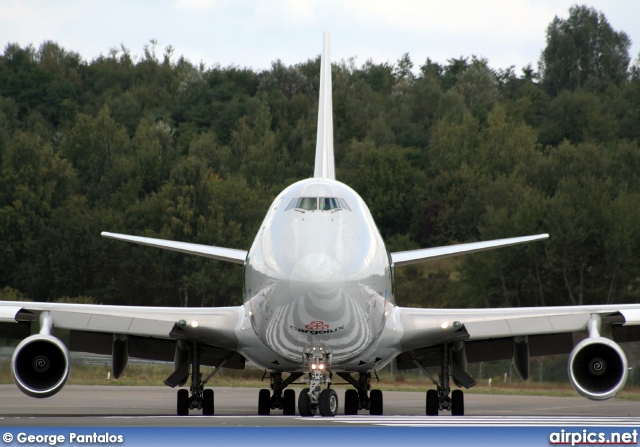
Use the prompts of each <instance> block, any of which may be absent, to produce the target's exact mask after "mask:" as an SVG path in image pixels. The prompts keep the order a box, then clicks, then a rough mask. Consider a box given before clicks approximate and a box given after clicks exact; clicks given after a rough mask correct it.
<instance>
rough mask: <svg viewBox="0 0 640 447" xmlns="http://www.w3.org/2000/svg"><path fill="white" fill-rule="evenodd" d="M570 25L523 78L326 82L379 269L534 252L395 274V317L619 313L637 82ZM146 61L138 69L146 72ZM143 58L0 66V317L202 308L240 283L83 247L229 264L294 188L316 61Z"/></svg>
mask: <svg viewBox="0 0 640 447" xmlns="http://www.w3.org/2000/svg"><path fill="white" fill-rule="evenodd" d="M630 45H631V42H630V40H629V37H628V36H627V35H626V34H625V33H624V32H623V31H616V30H614V29H612V27H611V26H610V24H609V23H608V22H607V20H606V17H605V16H604V15H603V14H602V13H601V12H598V11H596V10H595V9H593V8H590V7H587V6H578V5H576V6H573V7H572V8H571V9H570V11H569V12H568V18H558V17H556V18H555V19H554V20H553V21H552V22H551V23H550V24H549V26H548V28H547V30H546V47H545V48H542V49H541V56H540V60H539V62H538V63H537V65H536V66H535V67H534V66H533V65H530V66H527V67H525V68H524V69H523V70H522V73H520V74H518V73H516V72H515V69H514V68H513V67H511V68H507V69H494V68H492V67H490V66H489V64H488V61H487V60H486V59H483V58H482V57H476V56H470V57H459V58H452V59H449V60H448V61H447V63H446V64H439V63H435V62H433V61H431V60H429V59H427V60H426V61H424V63H422V64H419V63H418V64H417V65H416V64H414V62H413V61H412V60H411V59H410V56H409V55H408V54H405V55H403V56H402V57H401V58H400V59H399V60H398V61H397V62H395V63H383V64H375V63H372V62H370V61H369V62H367V63H365V64H363V65H362V66H356V65H355V63H354V62H353V61H352V60H348V61H341V62H339V63H334V65H333V67H332V72H333V105H334V123H335V131H334V134H335V153H336V169H337V178H338V179H339V180H341V181H343V182H344V183H346V184H348V185H350V186H351V187H353V188H354V189H355V190H356V191H357V192H358V193H359V194H360V195H361V196H362V197H363V198H364V200H365V201H366V202H367V204H368V205H369V207H370V209H371V212H372V214H373V216H374V218H375V219H376V222H377V224H378V226H379V228H380V231H381V233H382V235H383V237H384V238H385V240H386V242H387V248H388V250H390V251H397V250H407V249H412V248H419V247H430V246H438V245H446V244H453V243H463V242H472V241H477V240H485V239H494V238H503V237H512V236H522V235H528V234H537V233H550V235H551V237H550V239H549V240H547V241H544V242H537V243H533V244H529V245H525V246H519V247H514V248H506V249H502V250H496V251H492V252H488V253H483V254H476V255H470V256H467V257H463V258H456V259H454V260H447V261H446V262H440V263H437V264H425V265H417V266H408V267H403V268H400V269H398V270H397V271H396V278H397V288H396V289H397V301H398V304H400V305H404V306H422V307H428V306H431V307H443V306H448V307H454V306H455V307H476V306H479V307H485V306H497V307H501V306H539V305H570V304H589V303H623V302H640V146H639V145H640V61H639V60H638V59H635V57H636V56H637V55H634V56H633V57H632V56H630V54H629V48H630ZM159 51H160V52H162V53H163V54H162V55H159V54H158V52H159ZM173 51H174V50H173V49H172V48H171V47H168V48H166V49H165V50H163V51H161V50H158V48H157V45H156V43H155V42H154V41H151V42H150V43H149V44H148V45H147V46H146V47H145V48H144V51H143V54H142V55H141V56H139V57H134V56H133V55H132V54H131V52H130V50H128V49H127V48H125V47H124V46H123V47H120V48H114V49H112V50H111V51H110V52H109V53H108V55H106V56H103V57H99V58H97V59H95V60H92V61H90V62H87V61H84V60H83V59H82V58H81V57H80V56H79V55H78V54H77V53H74V52H73V51H70V50H68V49H64V48H62V47H60V46H59V45H58V44H56V43H55V42H51V41H48V42H44V43H42V44H41V45H40V46H39V47H38V48H35V47H33V46H27V47H24V48H23V47H20V46H19V45H17V44H8V45H7V46H6V47H5V50H4V54H3V55H0V299H32V300H37V301H57V300H76V301H80V302H97V303H104V304H136V305H165V306H187V305H188V306H211V305H215V306H221V305H232V304H239V303H240V302H241V300H242V294H241V278H242V268H241V267H239V266H235V265H231V264H227V263H224V262H218V261H212V260H206V259H203V258H198V257H193V256H187V255H181V254H177V253H173V252H166V251H160V250H157V249H153V248H148V247H140V246H136V245H133V244H128V243H125V242H117V241H110V240H106V239H104V238H101V237H100V232H101V231H111V232H121V233H127V234H136V235H142V236H150V237H159V238H164V239H173V240H179V241H187V242H194V243H202V244H210V245H220V246H226V247H234V248H241V249H248V248H249V247H250V245H251V242H252V240H253V237H254V235H255V233H256V231H257V229H258V226H259V225H260V222H261V220H262V219H263V217H264V215H265V213H266V211H267V209H268V207H269V205H270V203H271V201H272V200H273V199H274V198H275V196H276V195H277V194H278V193H279V192H280V191H281V190H282V189H283V188H284V187H286V186H288V185H289V184H291V183H293V182H295V181H298V180H301V179H304V178H308V177H310V176H312V175H313V162H314V151H315V137H316V119H317V104H318V102H317V101H318V83H319V72H320V59H319V57H318V58H315V59H311V60H309V61H307V62H304V63H301V64H298V65H295V66H285V65H284V64H282V63H281V62H280V61H276V62H274V63H273V64H272V66H271V68H270V69H268V70H264V71H254V70H251V69H246V68H240V67H234V66H231V67H205V66H203V65H194V64H193V63H191V62H189V61H187V60H185V59H184V58H175V57H174V56H173Z"/></svg>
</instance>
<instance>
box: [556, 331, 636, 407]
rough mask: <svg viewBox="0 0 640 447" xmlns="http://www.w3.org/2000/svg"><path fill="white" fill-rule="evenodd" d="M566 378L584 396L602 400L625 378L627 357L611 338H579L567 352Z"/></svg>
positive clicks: (616, 388) (612, 392)
mask: <svg viewBox="0 0 640 447" xmlns="http://www.w3.org/2000/svg"><path fill="white" fill-rule="evenodd" d="M568 370H569V379H570V380H571V384H572V385H573V387H574V388H575V389H576V391H578V392H579V393H580V394H582V395H583V396H584V397H586V398H588V399H592V400H605V399H609V398H610V397H613V396H615V395H616V394H618V392H619V391H620V390H621V389H622V388H623V387H624V384H625V383H626V381H627V357H626V356H625V355H624V351H622V349H621V348H620V346H618V345H617V344H616V343H615V342H614V341H612V340H609V339H608V338H604V337H593V338H587V339H585V340H582V341H581V342H580V343H578V344H577V345H576V346H575V347H574V348H573V351H571V354H570V355H569V364H568Z"/></svg>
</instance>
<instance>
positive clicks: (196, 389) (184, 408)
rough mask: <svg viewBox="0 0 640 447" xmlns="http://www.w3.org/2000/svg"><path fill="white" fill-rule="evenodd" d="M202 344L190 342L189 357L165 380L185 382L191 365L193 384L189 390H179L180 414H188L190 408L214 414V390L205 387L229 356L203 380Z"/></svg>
mask: <svg viewBox="0 0 640 447" xmlns="http://www.w3.org/2000/svg"><path fill="white" fill-rule="evenodd" d="M200 351H201V347H200V344H199V343H197V342H192V343H190V344H189V359H188V360H187V361H185V362H184V363H183V364H182V365H181V366H180V367H178V368H177V369H176V371H175V372H174V373H173V374H172V375H171V376H170V377H169V378H168V379H167V380H165V384H167V385H169V386H171V387H175V386H177V385H181V384H183V383H184V382H185V381H186V380H187V379H188V376H189V366H191V386H190V387H189V391H187V390H185V389H181V390H178V396H177V413H178V416H187V415H188V414H189V410H202V414H203V416H213V413H214V407H213V390H211V389H205V388H204V386H205V384H206V383H207V382H208V381H209V379H211V377H213V376H214V374H216V373H217V372H218V371H219V370H220V368H221V367H222V365H224V364H225V363H226V362H227V360H228V358H224V359H222V360H221V361H220V362H219V363H218V364H217V365H216V367H215V369H214V370H213V372H211V374H209V376H208V377H207V378H206V379H204V380H202V374H201V373H200Z"/></svg>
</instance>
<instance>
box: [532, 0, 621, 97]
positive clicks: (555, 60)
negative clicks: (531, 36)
mask: <svg viewBox="0 0 640 447" xmlns="http://www.w3.org/2000/svg"><path fill="white" fill-rule="evenodd" d="M630 46H631V40H630V39H629V37H628V36H627V34H626V33H624V32H623V31H619V32H617V31H615V30H614V29H613V28H612V27H611V25H610V24H609V22H608V21H607V19H606V17H605V16H604V14H603V13H602V12H598V11H596V10H595V9H594V8H590V7H587V6H584V5H582V6H578V5H574V6H572V7H571V8H570V9H569V18H568V19H566V20H565V19H561V18H558V17H557V16H556V17H555V18H554V19H553V21H552V22H551V23H550V24H549V27H548V28H547V46H546V47H545V49H544V50H543V52H542V57H541V59H540V72H541V74H542V83H543V85H544V86H545V89H546V90H547V92H549V94H551V95H554V96H555V95H557V94H559V93H560V92H561V91H562V90H575V89H577V88H579V87H583V88H586V89H588V90H593V91H604V90H605V89H606V87H607V86H608V85H609V84H610V83H613V84H618V85H619V84H622V83H623V82H624V81H625V80H626V79H627V68H628V66H629V61H630V58H629V47H630Z"/></svg>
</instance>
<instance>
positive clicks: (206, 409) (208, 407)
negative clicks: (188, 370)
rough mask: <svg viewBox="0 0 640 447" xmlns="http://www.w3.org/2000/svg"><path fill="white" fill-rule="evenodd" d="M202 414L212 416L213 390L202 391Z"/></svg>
mask: <svg viewBox="0 0 640 447" xmlns="http://www.w3.org/2000/svg"><path fill="white" fill-rule="evenodd" d="M202 415H203V416H213V390H204V391H203V392H202Z"/></svg>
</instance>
